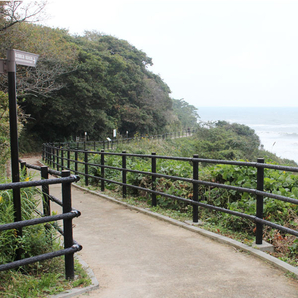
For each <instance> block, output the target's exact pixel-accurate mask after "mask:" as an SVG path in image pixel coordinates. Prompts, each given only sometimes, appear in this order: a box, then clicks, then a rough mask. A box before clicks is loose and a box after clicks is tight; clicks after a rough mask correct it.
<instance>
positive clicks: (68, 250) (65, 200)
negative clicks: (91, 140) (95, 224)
mask: <svg viewBox="0 0 298 298" xmlns="http://www.w3.org/2000/svg"><path fill="white" fill-rule="evenodd" d="M21 167H22V169H23V170H24V171H26V169H27V168H31V169H35V170H37V171H40V172H41V180H37V181H28V182H14V183H8V184H1V185H0V190H8V189H21V188H27V187H36V186H41V187H42V196H43V198H42V202H43V203H42V205H43V208H42V209H43V212H40V211H38V210H35V211H36V212H37V213H39V215H40V218H34V219H30V220H23V221H17V222H14V223H8V224H2V225H0V232H1V231H5V230H11V229H16V230H18V231H21V229H22V228H23V227H27V226H32V225H37V224H42V223H50V222H56V221H57V220H63V229H61V228H59V226H58V225H54V227H55V228H56V229H57V230H58V232H60V233H61V234H62V235H63V237H64V249H61V250H58V251H53V252H50V253H45V254H41V255H38V256H33V257H30V258H25V259H19V260H16V261H14V262H11V263H7V264H2V265H0V271H4V270H9V269H13V268H17V267H19V266H24V265H28V264H31V263H35V262H39V261H43V260H47V259H51V258H54V257H58V256H62V255H64V256H65V277H66V279H73V278H74V253H75V252H77V251H79V250H81V249H82V246H81V245H80V244H78V243H77V242H76V241H75V240H74V239H73V228H72V219H73V218H74V217H79V216H80V215H81V213H80V211H78V210H76V209H73V208H72V203H71V183H72V182H76V181H79V179H80V177H78V176H75V175H70V171H68V170H63V171H62V172H59V171H54V170H50V169H49V168H48V167H47V166H42V167H38V166H34V165H29V164H26V163H25V162H21ZM49 174H52V175H56V176H60V177H61V178H52V179H49ZM54 184H61V187H62V201H61V200H59V199H58V198H55V197H54V196H52V195H50V191H49V186H50V185H54ZM51 201H52V202H53V203H56V204H58V205H60V206H61V207H62V214H58V215H51V211H50V202H51ZM21 234H22V233H18V235H21Z"/></svg>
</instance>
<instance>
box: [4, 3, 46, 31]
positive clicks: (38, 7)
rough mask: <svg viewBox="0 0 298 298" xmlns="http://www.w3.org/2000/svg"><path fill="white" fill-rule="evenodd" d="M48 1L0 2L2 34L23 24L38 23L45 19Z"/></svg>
mask: <svg viewBox="0 0 298 298" xmlns="http://www.w3.org/2000/svg"><path fill="white" fill-rule="evenodd" d="M46 4H47V1H38V2H37V1H34V2H29V3H26V4H25V3H24V2H23V1H12V0H11V1H1V2H0V32H1V33H2V34H3V33H4V34H5V33H6V31H8V30H9V29H10V28H11V27H13V26H15V25H16V24H19V23H23V22H28V21H30V22H38V21H40V20H41V18H42V17H43V14H42V13H43V11H44V8H45V6H46Z"/></svg>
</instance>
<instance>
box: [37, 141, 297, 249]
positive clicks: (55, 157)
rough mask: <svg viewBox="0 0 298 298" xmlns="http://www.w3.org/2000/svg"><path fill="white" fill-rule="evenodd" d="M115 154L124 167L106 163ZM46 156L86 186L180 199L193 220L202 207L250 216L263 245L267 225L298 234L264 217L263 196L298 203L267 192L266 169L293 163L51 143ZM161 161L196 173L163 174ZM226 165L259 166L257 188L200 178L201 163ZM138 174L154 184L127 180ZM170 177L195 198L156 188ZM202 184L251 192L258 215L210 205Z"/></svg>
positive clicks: (44, 148)
mask: <svg viewBox="0 0 298 298" xmlns="http://www.w3.org/2000/svg"><path fill="white" fill-rule="evenodd" d="M95 154H98V155H100V163H91V162H89V160H90V159H91V158H90V156H91V155H95ZM109 155H110V156H111V155H117V156H119V157H121V158H122V164H121V167H115V166H108V165H105V157H106V156H109ZM70 157H72V158H70ZM43 158H44V160H45V162H47V163H48V164H49V165H50V166H52V167H54V168H55V167H57V170H58V169H60V168H61V169H68V170H70V171H73V172H74V173H75V174H79V175H82V176H84V177H85V185H87V186H88V184H89V179H90V178H92V179H96V180H99V181H101V191H104V190H105V183H113V184H117V185H120V186H122V195H123V197H125V196H126V190H127V187H130V188H133V189H137V190H141V191H145V192H147V193H150V194H151V199H152V206H156V205H157V204H158V202H157V199H156V196H157V195H158V196H163V197H166V198H169V199H171V200H177V201H182V202H185V203H187V204H189V205H191V206H192V216H193V222H198V219H199V218H198V208H199V207H201V208H208V209H211V210H216V211H219V212H223V213H227V214H231V215H234V216H238V217H242V218H246V219H249V220H251V221H253V222H255V223H256V244H262V239H263V225H267V226H270V227H272V228H275V229H278V230H280V231H283V232H285V233H289V234H292V235H295V236H298V231H296V230H293V229H290V228H287V227H285V226H282V225H278V224H276V223H273V222H270V221H268V220H264V219H263V209H264V202H263V198H264V197H267V198H273V199H276V200H281V201H284V202H289V203H292V204H296V205H298V200H297V199H294V198H289V197H285V196H281V195H277V194H273V193H270V192H265V191H264V169H274V170H281V171H289V172H295V173H297V172H298V167H289V166H280V165H272V164H265V163H264V159H258V160H257V162H241V161H226V160H215V159H202V158H199V156H198V155H194V156H193V157H192V158H186V157H171V156H158V155H156V153H152V154H151V155H143V154H129V153H126V152H125V151H123V152H122V153H115V152H105V151H104V150H103V149H102V150H101V151H87V150H77V149H70V148H63V147H56V146H53V145H51V144H44V146H43ZM127 158H141V159H150V160H151V171H140V170H134V169H132V168H127V166H126V164H127ZM157 160H176V161H181V162H187V163H190V164H192V166H193V172H192V173H191V175H190V176H192V177H191V178H184V177H178V176H171V175H165V174H161V173H157V170H156V168H157V167H156V163H157ZM202 163H203V164H205V165H206V164H226V165H233V166H242V167H253V168H256V169H257V174H256V177H255V179H256V180H257V187H256V188H255V189H252V188H244V187H236V186H231V185H226V184H220V183H215V182H210V181H203V180H199V165H200V164H202ZM90 167H96V168H98V169H100V174H99V175H98V176H97V175H91V174H90V173H89V168H90ZM106 169H112V170H116V171H120V172H121V173H122V181H115V180H111V179H106V178H105V170H106ZM129 172H131V173H137V174H142V175H147V176H149V177H151V179H152V187H151V188H150V189H149V188H145V187H140V186H136V185H132V184H127V183H126V175H127V173H129ZM162 177H163V178H166V179H172V180H178V181H184V182H188V183H190V184H191V185H192V186H193V193H192V200H190V199H187V198H183V197H179V196H175V195H171V194H167V193H165V192H161V191H157V190H156V184H155V181H156V178H162ZM199 185H204V186H208V187H212V188H222V189H226V190H233V191H237V192H242V193H245V192H246V193H249V194H253V195H255V196H256V213H255V215H251V214H246V213H242V212H238V211H234V210H229V209H226V208H222V207H218V206H214V205H210V204H206V203H205V202H201V201H200V199H199V191H198V187H199Z"/></svg>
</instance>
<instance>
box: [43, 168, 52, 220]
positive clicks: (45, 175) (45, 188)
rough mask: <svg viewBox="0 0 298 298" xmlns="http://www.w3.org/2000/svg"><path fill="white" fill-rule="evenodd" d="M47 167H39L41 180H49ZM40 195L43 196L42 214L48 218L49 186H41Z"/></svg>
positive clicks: (49, 211) (49, 213)
mask: <svg viewBox="0 0 298 298" xmlns="http://www.w3.org/2000/svg"><path fill="white" fill-rule="evenodd" d="M48 170H49V169H48V167H46V166H43V167H41V179H49V172H48ZM42 194H43V214H44V216H50V215H51V210H50V200H49V194H50V192H49V185H48V184H47V185H43V186H42Z"/></svg>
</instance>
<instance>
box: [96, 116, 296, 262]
mask: <svg viewBox="0 0 298 298" xmlns="http://www.w3.org/2000/svg"><path fill="white" fill-rule="evenodd" d="M222 126H224V129H222ZM218 127H219V128H218ZM212 130H214V131H212ZM223 130H224V131H225V134H224V135H225V136H226V137H227V138H224V139H223V138H221V133H222V132H223ZM204 131H205V128H204V127H200V128H199V130H198V133H197V135H196V136H192V137H190V138H181V139H179V138H178V139H168V140H164V141H162V140H152V139H146V138H143V139H142V140H141V141H138V142H133V143H131V144H125V145H124V146H120V147H119V148H117V149H116V150H115V151H117V152H121V151H122V150H126V151H127V152H129V153H138V154H151V153H152V152H156V153H157V154H158V155H166V156H186V157H191V156H192V155H193V153H196V152H197V151H195V149H194V148H197V147H199V146H201V144H200V143H201V142H204V141H205V137H206V138H208V137H209V135H210V134H211V135H212V134H213V142H212V143H213V144H214V143H216V144H217V146H214V150H213V151H211V152H210V155H207V152H205V153H204V154H205V155H204V158H210V157H212V158H214V157H217V158H219V157H223V156H225V155H222V154H223V151H224V153H228V152H229V151H231V152H232V153H233V154H237V156H241V157H245V159H244V160H242V161H256V159H257V156H261V157H266V160H265V162H266V163H269V164H284V165H291V166H297V165H296V164H295V162H294V161H288V160H281V159H279V158H277V157H276V156H275V155H274V154H268V155H269V156H270V157H273V158H274V160H272V159H270V158H268V157H267V156H266V155H267V152H266V151H263V150H259V149H258V146H259V140H258V137H257V136H256V135H255V133H254V132H253V131H252V130H250V129H249V128H248V127H245V126H243V125H238V124H229V123H226V122H221V123H219V126H216V125H215V126H214V127H209V128H208V133H209V134H207V135H204V134H203V132H204ZM217 134H218V135H217ZM217 136H218V138H217ZM241 138H243V139H241ZM234 139H236V141H237V142H233V140H234ZM243 140H245V142H246V144H250V145H251V146H243V145H242V144H241V141H243ZM206 141H207V140H206ZM226 141H227V142H228V143H229V144H234V147H232V148H231V147H229V145H225V144H224V143H225V142H226ZM225 146H226V147H225ZM222 148H226V149H224V150H222ZM190 153H191V154H190ZM198 153H200V152H198ZM229 156H232V155H229ZM199 157H201V156H200V154H199ZM225 159H228V158H225ZM238 160H241V159H238ZM91 162H92V163H95V164H100V155H94V156H93V158H91ZM126 163H127V168H129V169H133V170H139V171H148V172H150V171H151V162H150V159H149V158H138V157H127V161H126ZM105 165H108V166H113V167H119V168H121V167H122V165H121V157H119V156H115V155H105ZM90 172H91V173H92V175H95V176H100V170H99V168H97V167H92V168H91V169H90ZM157 172H158V173H161V174H166V175H171V176H178V177H185V178H191V177H192V164H191V163H189V162H185V161H184V162H183V161H174V160H160V159H158V161H157ZM256 174H257V170H256V168H248V167H241V166H230V165H220V164H219V165H214V164H209V165H208V163H203V164H200V168H199V179H200V180H205V181H212V182H216V183H223V184H227V185H233V186H239V187H245V188H253V189H255V188H256ZM121 177H122V176H121V172H120V171H116V170H113V169H106V170H105V178H107V179H111V180H115V181H119V182H121ZM97 182H98V180H96V179H94V180H93V184H94V185H96V184H97ZM127 183H129V184H132V185H135V186H141V187H145V188H149V189H151V188H152V180H151V177H150V176H147V175H143V174H136V173H130V172H128V173H127ZM264 183H265V185H264V190H265V191H267V192H270V193H274V194H279V195H283V196H287V197H290V198H295V199H298V175H297V174H295V173H294V174H293V173H291V172H284V171H279V170H271V169H265V179H264ZM105 186H106V189H107V191H113V192H114V193H119V194H120V193H121V191H122V187H121V186H117V185H115V184H110V183H106V184H105ZM156 190H157V191H161V192H165V193H167V194H171V195H175V196H180V197H182V198H187V199H192V194H193V187H192V184H191V183H186V182H181V181H174V180H171V179H166V178H157V180H156ZM114 195H115V194H114ZM128 195H129V197H128V198H127V201H128V202H129V203H131V204H138V205H141V206H142V207H146V208H151V195H150V194H148V193H147V192H143V191H138V190H135V189H133V188H128ZM199 199H200V201H202V202H204V203H207V204H210V205H214V206H218V207H223V208H227V209H230V210H234V211H239V212H243V213H247V214H250V215H255V213H256V198H255V196H253V195H251V194H248V193H240V192H236V191H231V190H224V189H220V188H215V187H206V186H202V185H201V186H199ZM157 202H158V207H154V208H153V210H154V211H157V212H160V213H163V214H166V215H169V216H171V217H174V218H179V219H182V220H186V219H187V218H188V219H191V218H192V207H191V206H189V205H188V204H186V203H184V202H180V201H175V200H171V199H168V198H165V197H163V196H158V197H157ZM199 216H200V219H201V220H202V221H203V222H204V228H206V229H209V230H211V231H214V232H216V233H221V234H223V235H226V236H228V237H233V238H235V239H237V240H239V241H242V242H244V243H246V244H249V245H250V244H252V242H253V241H254V240H255V224H254V223H253V222H251V221H249V220H246V219H242V218H239V217H235V216H231V215H228V214H224V213H220V212H216V211H211V210H209V209H204V208H199ZM264 218H265V219H266V220H269V221H272V222H274V223H277V224H281V225H284V226H286V227H289V228H291V229H297V226H298V207H297V205H294V204H291V203H286V202H283V201H279V200H274V199H271V198H264ZM264 240H265V241H267V242H269V243H272V244H273V245H274V247H275V253H274V255H276V256H277V257H280V258H281V259H282V260H285V261H288V262H289V263H291V264H293V265H295V266H297V262H298V258H297V252H298V242H297V240H296V237H294V236H291V235H288V234H285V233H283V232H280V231H278V230H275V229H272V228H270V227H267V226H264Z"/></svg>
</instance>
